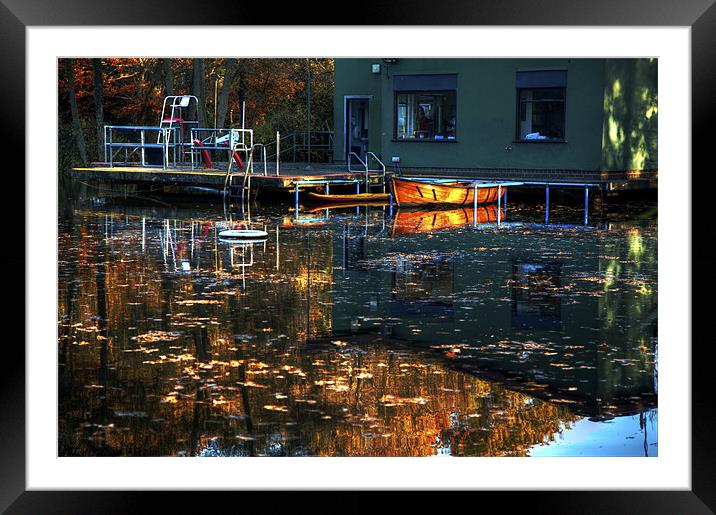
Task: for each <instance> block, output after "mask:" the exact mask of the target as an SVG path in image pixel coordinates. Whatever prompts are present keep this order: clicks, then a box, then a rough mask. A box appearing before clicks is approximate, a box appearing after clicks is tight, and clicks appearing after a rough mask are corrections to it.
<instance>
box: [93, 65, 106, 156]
mask: <svg viewBox="0 0 716 515" xmlns="http://www.w3.org/2000/svg"><path fill="white" fill-rule="evenodd" d="M92 64H93V66H94V114H95V118H96V120H97V155H98V156H99V160H100V161H102V160H104V83H103V78H102V61H101V60H100V59H92Z"/></svg>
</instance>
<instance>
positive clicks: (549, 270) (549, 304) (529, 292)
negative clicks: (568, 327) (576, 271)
mask: <svg viewBox="0 0 716 515" xmlns="http://www.w3.org/2000/svg"><path fill="white" fill-rule="evenodd" d="M561 272H562V264H561V263H537V262H531V263H525V262H519V261H515V262H513V264H512V326H513V327H518V328H523V329H540V330H548V331H559V330H560V329H561V328H562V300H561V297H560V296H559V295H558V293H559V290H560V276H561Z"/></svg>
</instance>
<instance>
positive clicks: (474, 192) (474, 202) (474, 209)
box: [472, 184, 477, 227]
mask: <svg viewBox="0 0 716 515" xmlns="http://www.w3.org/2000/svg"><path fill="white" fill-rule="evenodd" d="M472 226H473V227H477V184H474V185H473V186H472Z"/></svg>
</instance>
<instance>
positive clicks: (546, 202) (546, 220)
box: [544, 184, 549, 224]
mask: <svg viewBox="0 0 716 515" xmlns="http://www.w3.org/2000/svg"><path fill="white" fill-rule="evenodd" d="M544 192H545V193H544V197H545V200H544V223H546V224H547V223H549V184H546V185H545V188H544Z"/></svg>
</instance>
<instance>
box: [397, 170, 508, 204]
mask: <svg viewBox="0 0 716 515" xmlns="http://www.w3.org/2000/svg"><path fill="white" fill-rule="evenodd" d="M474 192H475V183H474V182H468V181H458V180H455V181H454V182H430V181H425V180H411V179H398V178H395V177H393V195H394V196H395V202H396V204H398V206H407V205H416V204H455V205H458V206H466V205H472V204H473V194H474ZM504 193H505V189H504V188H503V189H502V194H503V195H504ZM492 202H497V186H491V187H486V188H477V203H478V204H489V203H492Z"/></svg>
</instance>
